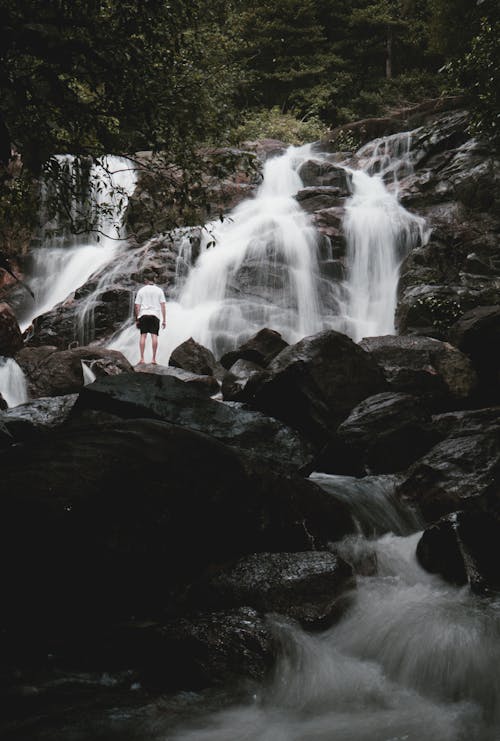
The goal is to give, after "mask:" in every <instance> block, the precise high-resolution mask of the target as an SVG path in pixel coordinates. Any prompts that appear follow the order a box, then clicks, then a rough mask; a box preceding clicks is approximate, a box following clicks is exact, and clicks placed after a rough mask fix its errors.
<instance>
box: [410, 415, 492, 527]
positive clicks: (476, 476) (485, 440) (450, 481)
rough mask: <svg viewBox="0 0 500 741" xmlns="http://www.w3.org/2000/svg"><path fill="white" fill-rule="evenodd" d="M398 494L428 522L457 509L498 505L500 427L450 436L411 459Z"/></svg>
mask: <svg viewBox="0 0 500 741" xmlns="http://www.w3.org/2000/svg"><path fill="white" fill-rule="evenodd" d="M398 495H399V496H400V497H402V498H403V499H406V500H409V501H411V502H412V503H413V504H415V505H416V506H417V507H418V508H419V510H420V511H421V513H422V515H423V516H424V518H425V519H426V521H427V522H432V521H433V520H436V519H438V518H439V517H442V516H443V515H446V514H449V513H450V512H454V511H456V510H458V509H477V508H481V507H484V506H486V505H488V506H489V507H492V508H496V509H500V431H499V429H498V428H496V429H493V430H491V431H490V432H483V433H475V434H471V435H463V436H460V437H450V438H447V439H446V440H443V441H442V442H441V443H438V444H437V445H436V446H435V447H434V448H432V450H430V451H429V453H427V454H426V455H424V456H423V457H422V458H421V459H420V460H418V461H417V462H416V463H414V464H413V465H412V466H411V467H410V468H409V470H408V472H407V475H406V477H405V479H404V480H403V481H402V483H401V484H400V485H399V486H398Z"/></svg>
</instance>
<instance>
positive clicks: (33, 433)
mask: <svg viewBox="0 0 500 741" xmlns="http://www.w3.org/2000/svg"><path fill="white" fill-rule="evenodd" d="M77 398H78V395H77V394H68V395H66V396H54V397H42V398H40V399H33V400H32V401H28V402H26V403H25V404H19V405H18V406H16V407H13V408H12V409H8V410H7V411H6V412H4V413H3V414H1V415H0V419H1V421H2V423H3V425H4V426H5V427H6V429H7V430H8V431H9V433H10V434H11V435H12V440H13V441H14V440H15V441H16V442H25V441H27V440H32V439H35V438H37V437H39V436H40V435H41V434H43V433H44V432H45V431H47V430H51V429H54V428H55V427H58V426H59V425H62V424H63V422H65V421H66V420H67V419H68V416H69V414H70V411H71V409H72V408H73V405H74V404H75V402H76V400H77Z"/></svg>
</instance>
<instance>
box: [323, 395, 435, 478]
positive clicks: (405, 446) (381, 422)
mask: <svg viewBox="0 0 500 741" xmlns="http://www.w3.org/2000/svg"><path fill="white" fill-rule="evenodd" d="M436 442H437V438H436V435H435V434H433V433H432V431H431V426H430V415H429V413H428V412H427V411H426V410H425V408H424V407H423V406H422V403H421V401H420V400H419V399H417V398H416V397H414V396H410V395H409V394H403V393H394V392H384V393H381V394H376V395H375V396H370V397H368V399H365V400H364V401H362V402H361V403H360V404H358V406H356V407H355V408H354V409H353V410H352V412H351V414H350V415H349V416H348V417H347V419H346V420H344V422H342V424H341V425H340V426H339V428H338V430H337V433H336V435H335V438H334V439H333V440H332V442H330V443H329V444H328V446H327V448H326V449H325V450H324V451H323V452H322V454H321V456H320V460H319V461H317V462H316V464H315V467H316V470H318V471H326V472H328V473H341V474H348V475H354V476H363V475H366V474H381V473H396V472H397V471H402V470H404V469H406V468H408V466H409V465H410V464H411V463H413V462H414V461H415V460H417V458H420V457H421V456H422V455H423V454H424V453H425V452H427V451H428V450H429V449H430V448H431V447H432V446H433V445H434V444H435V443H436Z"/></svg>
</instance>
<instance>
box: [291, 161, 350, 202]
mask: <svg viewBox="0 0 500 741" xmlns="http://www.w3.org/2000/svg"><path fill="white" fill-rule="evenodd" d="M298 172H299V175H300V179H301V180H302V182H303V184H304V186H305V187H306V188H309V187H314V188H318V187H319V188H323V187H330V188H332V187H333V188H338V190H339V193H341V194H342V195H343V196H349V195H350V194H351V192H352V175H351V174H350V173H349V172H348V171H347V170H346V169H345V168H344V167H341V166H340V165H337V164H335V163H333V162H324V161H320V160H307V161H306V162H304V163H303V164H302V165H301V166H300V168H299V171H298Z"/></svg>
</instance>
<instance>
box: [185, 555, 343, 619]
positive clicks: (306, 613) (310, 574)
mask: <svg viewBox="0 0 500 741" xmlns="http://www.w3.org/2000/svg"><path fill="white" fill-rule="evenodd" d="M353 586H354V580H353V572H352V568H351V567H350V566H349V565H348V564H347V563H346V562H345V561H343V560H342V559H341V558H339V557H338V556H337V555H334V554H333V553H330V552H328V551H308V552H305V553H257V554H251V555H249V556H244V557H243V558H241V559H239V560H238V561H237V562H236V563H234V564H232V565H229V566H226V567H223V568H222V569H218V570H217V571H215V573H213V572H212V573H209V574H207V575H206V576H205V578H204V579H203V580H202V581H201V582H199V583H198V584H196V585H195V586H194V588H193V590H192V592H191V595H190V599H191V600H194V601H195V603H200V604H202V605H209V606H211V607H213V608H215V609H221V608H224V609H227V608H233V607H239V606H243V605H249V606H250V607H253V608H255V609H256V610H258V611H259V612H261V613H269V612H275V613H279V614H281V615H285V616H288V617H290V618H293V619H295V620H298V621H299V622H300V623H301V624H302V625H304V626H309V627H311V626H316V627H319V626H320V625H322V626H323V627H324V626H325V625H327V624H329V623H331V622H332V620H333V618H334V617H335V616H336V615H337V614H338V610H339V596H341V595H342V594H343V593H345V592H346V590H348V589H351V588H352V587H353Z"/></svg>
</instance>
